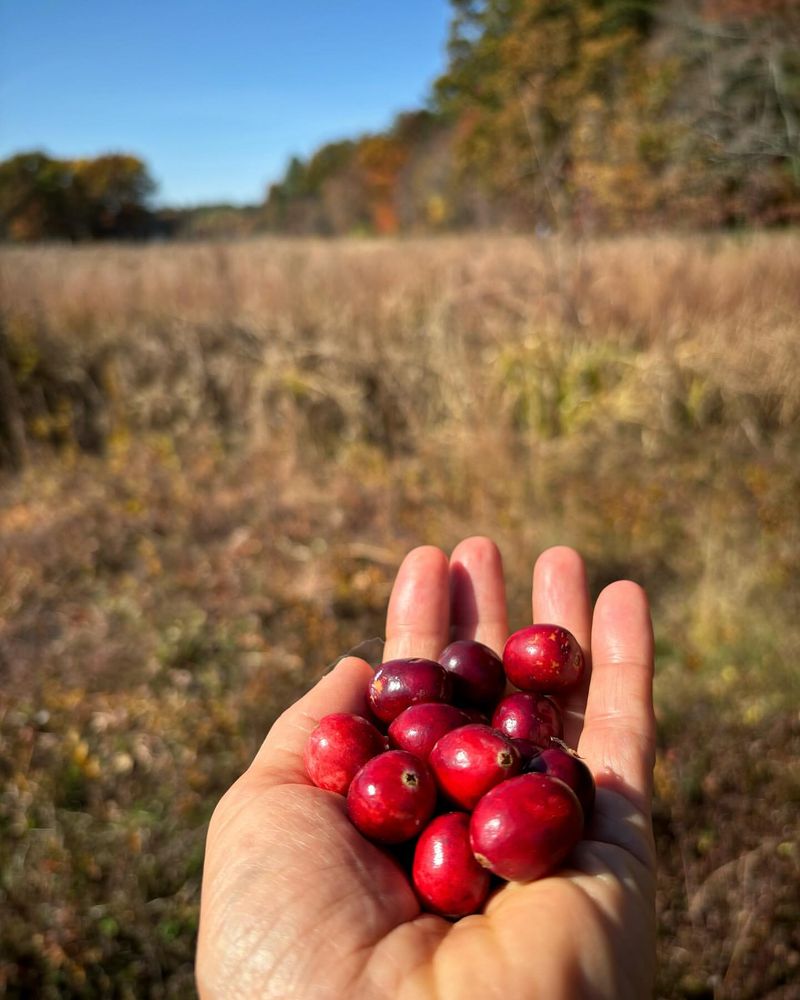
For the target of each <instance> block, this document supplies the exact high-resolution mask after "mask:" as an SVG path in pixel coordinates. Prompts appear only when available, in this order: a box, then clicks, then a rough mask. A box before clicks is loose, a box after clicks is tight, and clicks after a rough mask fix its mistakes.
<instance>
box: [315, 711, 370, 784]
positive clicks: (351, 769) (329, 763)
mask: <svg viewBox="0 0 800 1000" xmlns="http://www.w3.org/2000/svg"><path fill="white" fill-rule="evenodd" d="M385 749H386V738H385V737H384V736H383V735H381V733H379V732H378V730H377V729H376V728H375V726H373V725H372V723H371V722H367V720H366V719H362V718H361V716H360V715H349V714H347V713H345V712H334V713H333V714H332V715H326V716H324V717H323V718H322V719H320V721H319V723H318V724H317V727H316V729H315V730H314V731H313V732H312V734H311V735H310V736H309V738H308V742H307V743H306V746H305V751H304V754H303V760H304V762H305V765H306V773H307V774H308V776H309V778H311V780H312V781H313V782H314V784H315V785H316V786H317V787H318V788H324V789H326V790H327V791H329V792H338V793H339V794H340V795H347V789H348V788H349V787H350V782H351V781H352V780H353V776H354V775H355V773H356V771H358V770H359V769H360V768H362V767H363V766H364V764H366V763H367V761H368V760H370V759H371V758H372V757H375V756H376V755H377V754H379V753H383V751H384V750H385Z"/></svg>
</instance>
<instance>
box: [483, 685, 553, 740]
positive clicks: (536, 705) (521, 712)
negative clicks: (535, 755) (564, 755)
mask: <svg viewBox="0 0 800 1000" xmlns="http://www.w3.org/2000/svg"><path fill="white" fill-rule="evenodd" d="M492 726H493V727H494V728H495V729H499V730H500V732H501V733H504V734H505V735H506V736H508V738H509V739H511V740H530V742H531V743H535V744H536V745H537V746H540V747H546V746H547V745H548V744H549V742H550V738H551V737H552V736H555V737H556V739H561V737H562V736H563V735H564V723H563V722H562V719H561V709H560V708H559V707H558V705H557V704H556V703H555V702H554V701H553V699H552V698H548V697H547V696H546V695H541V694H530V693H529V692H527V691H516V692H515V693H514V694H509V695H506V697H505V698H503V700H502V701H501V702H500V704H499V705H498V706H497V708H496V709H495V712H494V715H493V716H492Z"/></svg>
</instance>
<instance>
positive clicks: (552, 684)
mask: <svg viewBox="0 0 800 1000" xmlns="http://www.w3.org/2000/svg"><path fill="white" fill-rule="evenodd" d="M503 666H504V667H505V671H506V676H507V677H508V679H509V680H510V681H511V683H512V684H513V685H514V686H515V687H518V688H522V690H523V691H538V692H539V693H540V694H558V693H561V692H563V691H568V690H569V689H570V688H573V687H575V685H576V684H577V683H578V682H579V681H580V679H581V677H582V675H583V670H584V661H583V653H582V652H581V647H580V646H579V645H578V641H577V639H576V638H575V636H574V635H573V634H572V633H571V632H568V631H567V629H565V628H562V627H561V626H560V625H530V626H529V627H528V628H523V629H520V630H519V632H515V633H514V634H513V635H512V636H510V638H509V639H508V642H506V646H505V649H504V650H503Z"/></svg>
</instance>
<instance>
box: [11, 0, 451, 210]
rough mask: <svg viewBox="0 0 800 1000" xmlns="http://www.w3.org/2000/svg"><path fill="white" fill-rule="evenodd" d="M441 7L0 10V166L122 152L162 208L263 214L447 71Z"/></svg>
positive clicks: (14, 1)
mask: <svg viewBox="0 0 800 1000" xmlns="http://www.w3.org/2000/svg"><path fill="white" fill-rule="evenodd" d="M449 15H450V8H449V4H448V3H447V0H294V2H288V3H281V2H277V0H227V2H224V0H138V2H134V0H0V159H4V158H5V157H7V156H10V155H12V154H14V153H16V152H20V151H22V150H28V149H45V150H47V151H48V152H49V153H51V154H52V155H53V156H63V157H78V156H93V155H96V154H98V153H102V152H108V151H126V152H132V153H135V154H137V155H139V156H141V157H142V158H143V159H145V160H146V161H147V163H148V165H149V166H150V169H151V172H152V174H153V175H154V177H155V178H156V180H157V181H158V184H159V191H158V200H159V201H161V202H166V203H170V204H194V203H199V202H210V201H234V202H254V201H260V200H261V198H262V197H263V194H264V189H265V186H266V184H267V183H268V182H269V181H271V180H274V179H276V178H277V177H278V176H279V175H280V174H281V173H282V171H283V169H284V167H285V164H286V161H287V159H288V157H289V156H290V155H291V154H293V153H299V154H301V155H305V154H308V153H310V152H311V151H312V150H313V149H314V148H315V147H316V146H318V145H319V144H320V143H322V142H325V141H328V140H331V139H336V138H340V137H342V136H349V135H357V134H359V133H361V132H364V131H369V130H373V129H378V128H382V127H384V126H385V125H387V124H388V123H389V121H390V120H391V117H392V115H393V114H394V113H395V112H397V111H401V110H403V109H407V108H413V107H416V106H419V105H420V104H421V103H422V102H423V101H424V99H425V96H426V94H427V91H428V86H429V84H430V82H431V81H432V80H433V79H434V78H435V77H436V76H437V75H438V74H439V73H440V72H441V70H442V69H443V68H444V64H445V44H446V38H447V27H448V23H449Z"/></svg>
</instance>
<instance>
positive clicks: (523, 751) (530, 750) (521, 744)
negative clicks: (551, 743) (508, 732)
mask: <svg viewBox="0 0 800 1000" xmlns="http://www.w3.org/2000/svg"><path fill="white" fill-rule="evenodd" d="M511 742H512V743H513V744H514V746H515V747H516V748H517V753H519V759H520V760H521V761H522V770H523V771H527V770H529V767H528V765H529V764H530V762H531V761H532V760H533V758H534V757H536V756H538V755H539V753H540V752H541V749H542V748H541V747H540V746H537V745H536V744H535V743H531V741H530V740H515V739H512V740H511Z"/></svg>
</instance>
